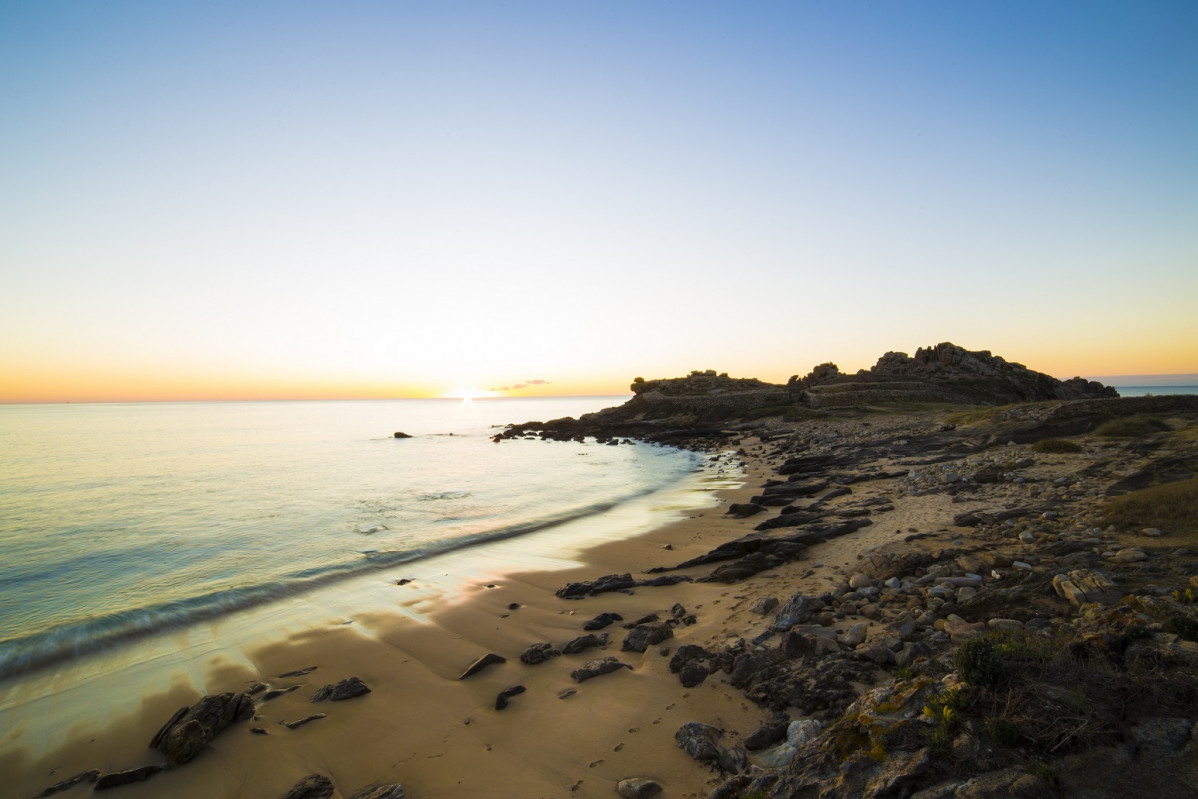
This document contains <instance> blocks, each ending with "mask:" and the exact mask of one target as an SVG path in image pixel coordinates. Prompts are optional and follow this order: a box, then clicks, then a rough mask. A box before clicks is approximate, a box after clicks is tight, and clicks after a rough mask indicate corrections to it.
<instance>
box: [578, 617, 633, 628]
mask: <svg viewBox="0 0 1198 799" xmlns="http://www.w3.org/2000/svg"><path fill="white" fill-rule="evenodd" d="M617 621H624V617H623V616H621V615H620V614H619V613H600V614H599V615H598V616H596V617H595V618H593V619H591V620H590V621H587V622H583V625H582V629H584V630H602V629H603V628H604V627H607V626H609V625H611V624H612V623H613V622H617Z"/></svg>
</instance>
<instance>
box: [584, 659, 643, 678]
mask: <svg viewBox="0 0 1198 799" xmlns="http://www.w3.org/2000/svg"><path fill="white" fill-rule="evenodd" d="M631 668H632V666H630V665H628V664H627V663H621V662H620V661H618V660H616V659H615V658H614V657H605V658H601V659H599V660H592V661H590V662H589V663H587V664H586V665H585V666H583V667H582V668H580V669H575V670H574V671H572V672H570V677H571V678H572V679H573V680H574V682H586V681H587V680H589V679H591V678H592V677H598V676H600V675H602V674H610V673H611V672H613V671H618V670H620V669H631Z"/></svg>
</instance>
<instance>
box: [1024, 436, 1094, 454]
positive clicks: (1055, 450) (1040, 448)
mask: <svg viewBox="0 0 1198 799" xmlns="http://www.w3.org/2000/svg"><path fill="white" fill-rule="evenodd" d="M1032 451H1033V452H1043V453H1048V454H1068V453H1075V452H1081V451H1082V446H1081V444H1078V443H1077V442H1076V441H1066V440H1065V439H1063V438H1046V439H1044V440H1042V441H1037V442H1036V443H1035V444H1034V445H1033V446H1032Z"/></svg>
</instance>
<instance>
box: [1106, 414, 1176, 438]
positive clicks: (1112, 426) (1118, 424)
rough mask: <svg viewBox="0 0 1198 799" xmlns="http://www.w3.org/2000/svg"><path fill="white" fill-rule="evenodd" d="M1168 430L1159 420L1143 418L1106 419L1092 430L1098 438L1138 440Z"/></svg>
mask: <svg viewBox="0 0 1198 799" xmlns="http://www.w3.org/2000/svg"><path fill="white" fill-rule="evenodd" d="M1168 429H1169V425H1167V424H1166V423H1165V422H1164V421H1163V420H1161V419H1153V418H1149V417H1145V416H1123V417H1120V418H1117V419H1108V420H1107V421H1105V422H1103V423H1102V424H1100V425H1098V427H1097V428H1096V429H1095V430H1094V435H1096V436H1099V437H1100V438H1139V437H1140V436H1148V435H1152V434H1153V433H1161V432H1165V431H1167V430H1168Z"/></svg>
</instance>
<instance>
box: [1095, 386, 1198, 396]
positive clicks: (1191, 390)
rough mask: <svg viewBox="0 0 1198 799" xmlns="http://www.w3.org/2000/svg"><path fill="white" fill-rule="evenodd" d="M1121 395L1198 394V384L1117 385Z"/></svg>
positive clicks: (1116, 387)
mask: <svg viewBox="0 0 1198 799" xmlns="http://www.w3.org/2000/svg"><path fill="white" fill-rule="evenodd" d="M1115 390H1116V391H1118V392H1119V396H1120V397H1147V396H1153V397H1164V396H1168V395H1170V394H1198V386H1115Z"/></svg>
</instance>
